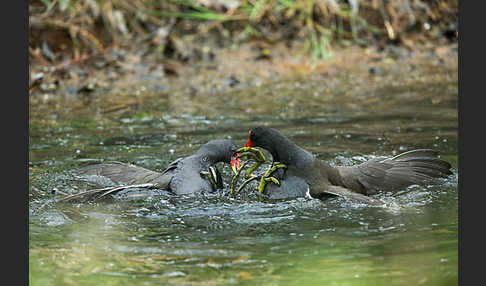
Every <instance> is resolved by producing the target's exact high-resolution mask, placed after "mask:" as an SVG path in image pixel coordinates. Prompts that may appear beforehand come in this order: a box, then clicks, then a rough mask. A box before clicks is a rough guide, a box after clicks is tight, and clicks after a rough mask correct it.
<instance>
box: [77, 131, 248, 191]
mask: <svg viewBox="0 0 486 286" xmlns="http://www.w3.org/2000/svg"><path fill="white" fill-rule="evenodd" d="M237 149H238V148H237V146H236V145H235V144H234V143H233V142H232V141H231V140H227V139H217V140H212V141H209V142H208V143H206V144H204V145H203V146H201V148H200V149H199V150H198V151H197V152H196V153H195V154H193V155H190V156H187V157H183V158H179V159H176V160H175V161H173V162H172V163H170V164H169V166H168V167H167V168H166V169H165V170H164V171H162V172H161V173H159V172H154V171H151V170H148V169H145V168H142V167H138V166H135V165H131V164H127V163H120V162H110V163H102V164H96V165H88V166H85V167H82V168H80V169H77V170H75V171H74V173H75V174H78V175H83V176H100V177H103V178H108V179H110V180H111V181H113V182H115V183H117V184H125V185H136V184H147V183H151V184H155V187H156V188H159V189H167V190H169V191H171V192H173V193H174V194H177V195H182V194H195V193H202V192H213V191H215V187H217V188H222V187H223V182H222V179H221V175H220V173H219V171H218V169H217V168H215V167H214V165H215V164H216V163H218V162H224V163H228V164H231V166H232V168H233V169H235V168H237V167H239V159H238V158H236V155H237V154H236V150H237ZM204 173H206V174H207V175H204ZM209 177H211V180H213V182H211V181H210V179H209ZM215 185H216V186H215Z"/></svg>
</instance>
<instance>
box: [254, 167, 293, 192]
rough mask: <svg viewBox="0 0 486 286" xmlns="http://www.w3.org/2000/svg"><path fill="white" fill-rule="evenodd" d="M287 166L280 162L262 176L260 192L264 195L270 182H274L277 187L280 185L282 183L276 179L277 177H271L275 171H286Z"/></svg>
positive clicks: (259, 186)
mask: <svg viewBox="0 0 486 286" xmlns="http://www.w3.org/2000/svg"><path fill="white" fill-rule="evenodd" d="M286 168H287V166H285V164H282V163H280V162H274V163H273V165H272V167H271V168H270V169H268V170H267V171H266V172H265V174H264V175H263V176H262V178H261V180H260V184H259V185H258V192H259V193H263V190H264V189H265V186H266V185H267V183H268V182H272V183H274V184H276V185H280V182H279V181H278V180H277V179H276V178H275V177H270V176H271V175H272V174H273V173H274V172H275V171H277V170H278V169H286Z"/></svg>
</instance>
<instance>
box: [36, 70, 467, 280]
mask: <svg viewBox="0 0 486 286" xmlns="http://www.w3.org/2000/svg"><path fill="white" fill-rule="evenodd" d="M385 82H387V81H385ZM457 97H458V93H457V77H456V76H454V74H453V73H452V74H451V75H445V76H438V77H437V80H435V81H430V82H420V81H415V82H412V83H410V82H407V81H404V82H403V83H398V84H397V83H396V82H390V81H388V83H383V82H381V84H380V85H373V84H369V85H366V87H364V86H357V85H356V80H355V81H353V79H352V78H349V77H346V78H344V79H342V81H340V82H337V83H336V82H334V81H324V79H323V78H322V77H321V78H320V77H314V78H308V79H296V80H295V81H291V82H288V81H282V82H277V83H275V84H273V85H271V86H261V87H258V88H255V89H252V88H246V89H239V90H234V91H228V92H227V93H225V94H223V95H212V96H211V95H201V96H193V95H190V94H187V93H184V92H180V93H173V94H162V93H160V94H157V93H153V94H149V93H148V94H146V95H145V98H144V100H140V101H139V102H138V104H136V105H128V106H129V107H127V108H125V109H120V110H117V111H113V112H106V109H105V110H104V111H105V112H103V109H101V110H100V109H98V108H97V106H104V105H103V104H106V105H105V106H107V105H108V103H109V102H113V101H110V100H108V99H104V98H101V97H100V98H96V99H93V102H88V103H86V102H85V103H83V104H81V105H76V104H71V105H64V106H67V107H66V108H64V109H61V108H55V107H53V108H51V109H46V110H44V112H43V114H42V116H41V115H39V114H36V113H34V111H31V121H30V129H29V135H30V142H29V143H30V144H29V146H30V152H29V161H30V172H29V179H30V180H29V280H30V284H31V285H457V283H458V205H457V202H458V188H457V172H458V171H457V169H456V168H457V126H458V124H457ZM107 98H109V97H107ZM111 98H116V97H111ZM120 100H123V96H120ZM66 101H69V99H66ZM39 110H41V108H39ZM261 124H264V125H268V126H271V127H274V128H277V129H279V130H281V131H282V132H283V133H284V134H287V135H288V136H289V137H290V138H291V140H293V141H294V142H296V143H297V144H298V145H300V146H302V147H303V148H305V149H307V150H309V151H311V152H312V153H314V154H315V155H316V156H317V157H318V158H320V159H322V160H326V161H329V162H330V163H331V164H337V165H343V164H344V165H347V164H356V163H359V162H362V161H364V160H367V159H370V158H373V157H374V156H377V155H394V154H398V153H399V152H404V151H407V150H411V149H414V148H433V149H437V150H439V151H440V153H441V156H442V158H444V159H446V160H448V161H449V162H451V164H452V165H453V167H454V170H453V171H454V175H453V176H451V177H450V178H448V179H445V180H444V182H443V184H441V185H437V186H412V187H411V188H410V189H409V192H404V193H403V194H402V195H399V196H391V195H389V194H383V195H381V197H380V198H381V199H383V200H384V201H385V202H386V206H385V207H370V206H365V205H361V204H355V203H350V202H346V201H344V200H342V199H339V198H337V199H330V200H327V201H319V200H313V199H307V198H300V199H295V200H290V201H285V202H273V203H270V202H261V201H259V200H256V199H245V198H228V197H221V196H219V195H213V196H208V197H206V198H201V199H198V200H191V199H187V198H183V197H180V198H177V197H173V196H171V195H169V194H166V193H165V192H163V191H154V192H153V194H151V195H150V196H148V197H143V198H137V197H128V198H127V197H123V196H119V197H117V198H115V199H113V200H111V201H109V202H105V203H85V204H60V203H56V200H57V199H59V198H61V197H62V196H63V194H71V193H76V192H79V191H83V190H86V189H88V188H91V187H95V186H93V185H90V184H89V183H87V182H83V181H79V180H76V178H74V177H73V176H72V174H70V172H69V171H70V170H72V169H74V168H76V167H79V166H83V165H85V164H89V163H93V162H98V161H102V160H117V161H123V162H130V163H134V164H136V165H140V166H143V167H146V168H149V169H153V170H159V171H160V170H162V169H164V168H165V167H166V166H167V165H168V164H169V162H171V161H172V160H174V159H176V158H178V157H181V156H185V155H188V154H191V153H193V152H195V151H196V150H197V149H198V148H199V147H200V146H201V145H202V144H204V143H205V142H207V141H209V140H211V139H215V138H232V139H233V140H235V142H236V143H237V144H240V145H242V144H244V142H245V141H246V137H247V133H248V129H249V128H251V127H253V126H256V125H261ZM219 167H220V169H221V170H222V172H223V175H224V176H225V178H229V176H230V174H231V173H230V170H229V168H228V166H223V165H220V166H219ZM226 183H229V182H228V180H226Z"/></svg>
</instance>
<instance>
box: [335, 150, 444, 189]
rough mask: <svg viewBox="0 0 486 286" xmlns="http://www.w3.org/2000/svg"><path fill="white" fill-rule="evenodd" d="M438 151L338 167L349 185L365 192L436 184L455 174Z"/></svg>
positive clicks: (413, 151)
mask: <svg viewBox="0 0 486 286" xmlns="http://www.w3.org/2000/svg"><path fill="white" fill-rule="evenodd" d="M437 155H438V152H437V151H434V150H430V149H417V150H412V151H408V152H405V153H402V154H399V155H397V156H395V157H391V158H374V159H371V160H369V161H367V162H364V163H362V164H359V165H356V166H352V167H337V169H338V170H339V174H340V176H341V180H342V183H343V185H344V186H345V187H347V188H350V189H352V190H355V191H358V192H360V193H364V194H367V195H371V194H375V193H377V192H379V191H385V192H394V191H398V190H400V189H402V188H405V187H407V186H410V185H413V184H418V185H426V184H435V183H438V182H439V178H446V177H447V176H449V175H451V174H452V172H451V170H450V168H451V165H450V164H449V163H448V162H446V161H444V160H441V159H439V158H437Z"/></svg>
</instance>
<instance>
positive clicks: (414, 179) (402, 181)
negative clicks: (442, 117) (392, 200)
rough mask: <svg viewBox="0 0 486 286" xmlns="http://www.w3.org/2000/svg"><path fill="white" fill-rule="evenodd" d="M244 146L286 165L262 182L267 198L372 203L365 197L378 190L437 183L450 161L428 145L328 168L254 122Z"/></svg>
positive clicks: (446, 173)
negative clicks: (343, 199)
mask: <svg viewBox="0 0 486 286" xmlns="http://www.w3.org/2000/svg"><path fill="white" fill-rule="evenodd" d="M248 137H249V138H248V142H247V143H246V147H261V148H264V149H266V150H268V151H269V152H270V154H272V157H273V161H274V162H280V163H283V164H285V165H286V168H285V169H278V170H277V171H276V172H275V173H274V174H273V176H274V177H275V178H276V179H278V180H279V182H280V185H277V184H274V183H271V182H270V183H267V184H266V186H265V189H264V193H265V195H267V196H268V197H269V198H270V199H285V198H293V197H303V196H305V195H306V193H307V192H309V194H310V195H311V196H312V197H314V198H325V197H327V196H343V197H346V198H351V199H356V200H359V201H364V202H369V203H377V202H378V201H377V200H374V199H373V198H370V197H368V196H369V195H373V194H376V193H378V192H396V191H398V190H400V189H403V188H405V187H407V186H410V185H413V184H419V185H426V184H435V183H438V182H439V180H438V179H439V178H445V177H447V176H448V175H451V174H452V172H451V170H450V168H451V165H450V164H449V163H448V162H446V161H444V160H441V159H439V158H437V154H438V153H437V152H436V151H434V150H430V149H418V150H412V151H408V152H405V153H402V154H399V155H397V156H394V157H391V158H390V157H388V158H387V157H379V158H374V159H371V160H369V161H367V162H364V163H362V164H359V165H355V166H346V167H333V166H331V165H329V164H327V163H326V162H323V161H321V160H319V159H316V158H315V157H314V156H313V155H312V154H311V153H310V152H308V151H306V150H304V149H302V148H300V147H299V146H297V145H296V144H294V143H293V142H292V141H290V140H289V139H288V138H287V137H286V136H285V135H283V134H282V133H281V132H280V131H278V130H276V129H273V128H268V127H256V128H253V129H251V130H250V131H249V134H248Z"/></svg>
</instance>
